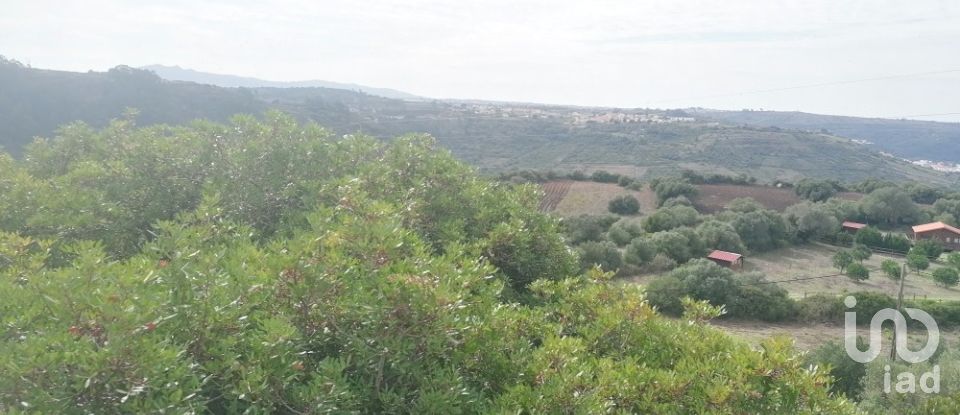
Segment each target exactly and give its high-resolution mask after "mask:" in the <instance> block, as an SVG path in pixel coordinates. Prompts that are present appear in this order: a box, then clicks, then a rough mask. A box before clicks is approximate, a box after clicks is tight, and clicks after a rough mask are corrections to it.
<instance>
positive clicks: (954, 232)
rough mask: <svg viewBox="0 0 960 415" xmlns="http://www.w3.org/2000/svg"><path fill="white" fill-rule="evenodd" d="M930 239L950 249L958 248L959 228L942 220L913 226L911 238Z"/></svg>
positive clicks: (959, 247)
mask: <svg viewBox="0 0 960 415" xmlns="http://www.w3.org/2000/svg"><path fill="white" fill-rule="evenodd" d="M923 239H926V240H931V241H937V242H940V243H941V244H943V247H944V248H946V249H950V250H958V249H960V229H957V228H955V227H953V226H950V225H947V224H946V223H943V222H933V223H925V224H923V225H917V226H914V227H913V240H915V241H919V240H923Z"/></svg>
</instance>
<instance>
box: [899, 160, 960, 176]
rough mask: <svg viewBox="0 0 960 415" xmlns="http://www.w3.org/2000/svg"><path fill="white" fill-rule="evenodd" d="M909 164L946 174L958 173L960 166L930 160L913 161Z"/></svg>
mask: <svg viewBox="0 0 960 415" xmlns="http://www.w3.org/2000/svg"><path fill="white" fill-rule="evenodd" d="M911 163H913V164H916V165H918V166H923V167H929V168H931V169H934V170H937V171H942V172H947V173H960V164H956V163H946V162H943V161H931V160H913V161H911Z"/></svg>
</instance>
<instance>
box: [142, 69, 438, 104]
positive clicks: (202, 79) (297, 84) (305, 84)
mask: <svg viewBox="0 0 960 415" xmlns="http://www.w3.org/2000/svg"><path fill="white" fill-rule="evenodd" d="M140 69H146V70H148V71H152V72H154V73H156V74H157V75H158V76H160V77H161V78H163V79H166V80H170V81H186V82H196V83H198V84H207V85H216V86H222V87H226V88H237V87H242V88H334V89H346V90H350V91H360V92H363V93H365V94H370V95H377V96H381V97H384V98H394V99H407V100H422V99H424V98H423V97H419V96H416V95H413V94H408V93H406V92H403V91H397V90H395V89H389V88H375V87H370V86H366V85H357V84H349V83H341V82H330V81H319V80H311V81H293V82H281V81H267V80H263V79H257V78H249V77H245V76H237V75H222V74H215V73H209V72H200V71H195V70H193V69H186V68H181V67H179V66H164V65H148V66H144V67H141V68H140Z"/></svg>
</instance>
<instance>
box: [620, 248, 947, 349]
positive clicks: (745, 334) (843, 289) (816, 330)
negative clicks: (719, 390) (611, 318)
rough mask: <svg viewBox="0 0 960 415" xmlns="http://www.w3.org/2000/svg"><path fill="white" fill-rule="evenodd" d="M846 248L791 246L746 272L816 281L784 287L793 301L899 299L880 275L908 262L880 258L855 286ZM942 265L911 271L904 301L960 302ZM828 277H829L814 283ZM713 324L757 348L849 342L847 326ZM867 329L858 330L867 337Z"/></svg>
mask: <svg viewBox="0 0 960 415" xmlns="http://www.w3.org/2000/svg"><path fill="white" fill-rule="evenodd" d="M840 249H841V248H838V247H835V246H831V245H826V244H819V243H813V244H806V245H799V246H791V247H786V248H781V249H777V250H773V251H770V252H765V253H762V254H758V255H754V256H749V255H748V256H747V257H746V260H745V263H744V271H757V272H761V273H763V274H765V275H767V279H768V280H769V281H787V280H795V279H800V278H811V279H807V280H801V281H791V282H781V283H778V284H779V285H780V286H781V287H783V288H784V289H786V290H787V291H788V292H789V293H790V296H791V297H793V298H796V299H800V298H803V297H805V296H808V295H814V294H833V295H843V294H844V293H848V292H849V293H853V292H858V291H873V292H881V293H885V294H888V295H890V296H891V297H896V295H897V290H898V288H899V281H895V280H892V279H890V278H887V277H886V276H885V275H884V274H883V273H882V271H880V270H879V268H880V262H881V261H883V260H884V259H893V260H895V261H898V262H901V263H902V262H903V257H902V256H893V255H882V254H876V253H874V254H873V256H871V257H870V259H868V260H866V261H864V265H866V266H867V268H869V269H870V278H869V279H868V280H866V281H863V282H859V283H858V282H854V281H853V280H851V279H849V278H847V277H846V276H845V275H838V274H839V272H838V271H837V269H836V268H834V266H833V264H832V256H833V254H834V253H836V252H837V251H838V250H840ZM940 266H942V265H939V264H931V268H930V269H928V270H927V271H925V272H924V274H919V275H918V274H916V273H914V272H910V274H909V275H908V276H907V279H906V281H905V282H904V288H903V296H904V299H934V300H937V299H942V300H960V288H957V287H954V288H944V287H941V286H939V285H937V284H935V283H934V282H933V280H931V279H930V274H929V273H930V271H932V270H933V269H936V268H938V267H940ZM657 276H658V274H644V275H639V276H635V277H632V278H628V279H627V280H628V281H631V282H633V283H639V284H647V283H649V282H650V281H651V280H653V279H654V278H656V277H657ZM812 277H823V278H812ZM711 324H713V325H715V326H717V327H719V328H721V329H723V330H724V331H727V332H728V333H731V334H733V335H736V336H738V337H741V338H744V339H746V340H747V341H749V342H751V343H753V344H759V342H760V340H762V339H764V338H768V337H773V336H786V337H791V338H793V339H794V341H795V342H796V345H797V347H798V348H800V349H801V350H812V349H815V348H816V347H818V346H820V345H821V344H823V343H826V342H828V341H842V340H843V325H842V324H829V323H803V322H777V323H770V322H763V321H757V320H740V319H718V320H715V321H713V322H712V323H711ZM866 330H867V327H866V326H863V327H860V328H858V331H861V332H863V333H862V334H866ZM943 335H944V337H945V338H947V339H948V341H950V342H951V344H957V343H956V342H957V341H960V331H958V330H955V329H954V330H944V333H943Z"/></svg>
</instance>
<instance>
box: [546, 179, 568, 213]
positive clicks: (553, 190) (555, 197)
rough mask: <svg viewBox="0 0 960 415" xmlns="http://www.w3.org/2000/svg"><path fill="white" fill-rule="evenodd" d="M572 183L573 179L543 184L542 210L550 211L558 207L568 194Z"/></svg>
mask: <svg viewBox="0 0 960 415" xmlns="http://www.w3.org/2000/svg"><path fill="white" fill-rule="evenodd" d="M572 184H573V181H572V180H559V181H555V182H549V183H544V184H543V186H541V187H542V189H543V199H542V200H540V211H541V212H550V211H552V210H554V209H556V208H557V205H558V204H560V201H561V200H563V198H564V197H566V196H567V193H568V192H569V191H570V186H571V185H572Z"/></svg>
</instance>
